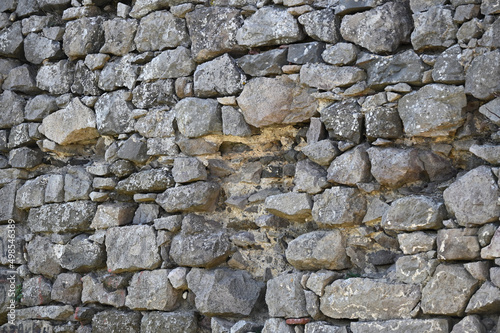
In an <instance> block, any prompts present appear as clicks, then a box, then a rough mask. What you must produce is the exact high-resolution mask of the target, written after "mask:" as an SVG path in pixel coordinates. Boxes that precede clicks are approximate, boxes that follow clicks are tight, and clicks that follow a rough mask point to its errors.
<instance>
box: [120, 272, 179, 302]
mask: <svg viewBox="0 0 500 333" xmlns="http://www.w3.org/2000/svg"><path fill="white" fill-rule="evenodd" d="M168 273H169V271H168V270H166V269H157V270H154V271H142V272H138V273H135V274H134V276H133V277H132V280H131V281H130V286H129V287H128V295H127V299H126V301H125V306H128V307H129V308H131V309H132V310H161V311H172V310H174V309H175V308H176V307H177V306H178V305H179V304H178V302H179V300H180V297H181V291H179V290H176V289H174V288H173V287H172V285H171V284H170V282H169V281H168V278H167V276H168Z"/></svg>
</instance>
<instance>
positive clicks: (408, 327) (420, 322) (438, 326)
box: [351, 319, 449, 333]
mask: <svg viewBox="0 0 500 333" xmlns="http://www.w3.org/2000/svg"><path fill="white" fill-rule="evenodd" d="M351 330H352V332H353V333H388V332H391V333H396V332H406V333H418V332H428V333H447V332H449V328H448V320H446V319H394V320H388V321H382V322H379V321H376V322H374V321H372V322H355V323H352V325H351Z"/></svg>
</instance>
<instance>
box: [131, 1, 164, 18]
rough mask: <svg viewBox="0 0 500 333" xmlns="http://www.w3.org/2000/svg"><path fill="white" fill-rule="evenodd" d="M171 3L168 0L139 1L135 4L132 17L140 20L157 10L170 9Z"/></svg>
mask: <svg viewBox="0 0 500 333" xmlns="http://www.w3.org/2000/svg"><path fill="white" fill-rule="evenodd" d="M170 3H171V1H167V0H139V1H136V2H135V3H134V6H133V7H132V10H131V11H130V13H129V14H130V16H131V17H133V18H135V19H139V18H141V17H143V16H145V15H147V14H148V13H150V12H153V11H155V10H159V9H163V8H168V6H169V4H170Z"/></svg>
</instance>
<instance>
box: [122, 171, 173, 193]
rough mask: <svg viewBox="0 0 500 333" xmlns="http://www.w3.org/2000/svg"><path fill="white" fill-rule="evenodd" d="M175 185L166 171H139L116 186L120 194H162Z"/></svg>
mask: <svg viewBox="0 0 500 333" xmlns="http://www.w3.org/2000/svg"><path fill="white" fill-rule="evenodd" d="M174 185H175V181H174V179H173V178H172V176H171V175H170V174H169V173H168V171H167V170H166V169H151V170H144V171H139V172H137V173H134V174H132V175H131V176H130V177H128V178H126V179H124V180H121V181H119V182H118V185H117V186H116V190H117V191H118V192H123V193H127V194H133V193H134V192H161V191H165V190H166V189H167V188H169V187H172V186H174Z"/></svg>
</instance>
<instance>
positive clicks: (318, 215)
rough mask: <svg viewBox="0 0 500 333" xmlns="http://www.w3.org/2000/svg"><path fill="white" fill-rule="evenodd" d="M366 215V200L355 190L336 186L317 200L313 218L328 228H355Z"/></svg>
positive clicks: (320, 195)
mask: <svg viewBox="0 0 500 333" xmlns="http://www.w3.org/2000/svg"><path fill="white" fill-rule="evenodd" d="M365 213H366V200H365V198H364V197H363V196H362V195H361V193H360V192H359V191H358V190H357V189H354V188H350V187H340V186H334V187H332V188H331V189H327V190H325V191H324V192H323V193H322V194H319V195H318V196H317V197H316V198H315V202H314V206H313V209H312V216H313V219H314V221H315V222H316V223H318V224H320V225H323V226H328V227H337V226H354V225H358V224H360V223H361V221H362V220H363V217H364V216H365Z"/></svg>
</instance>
